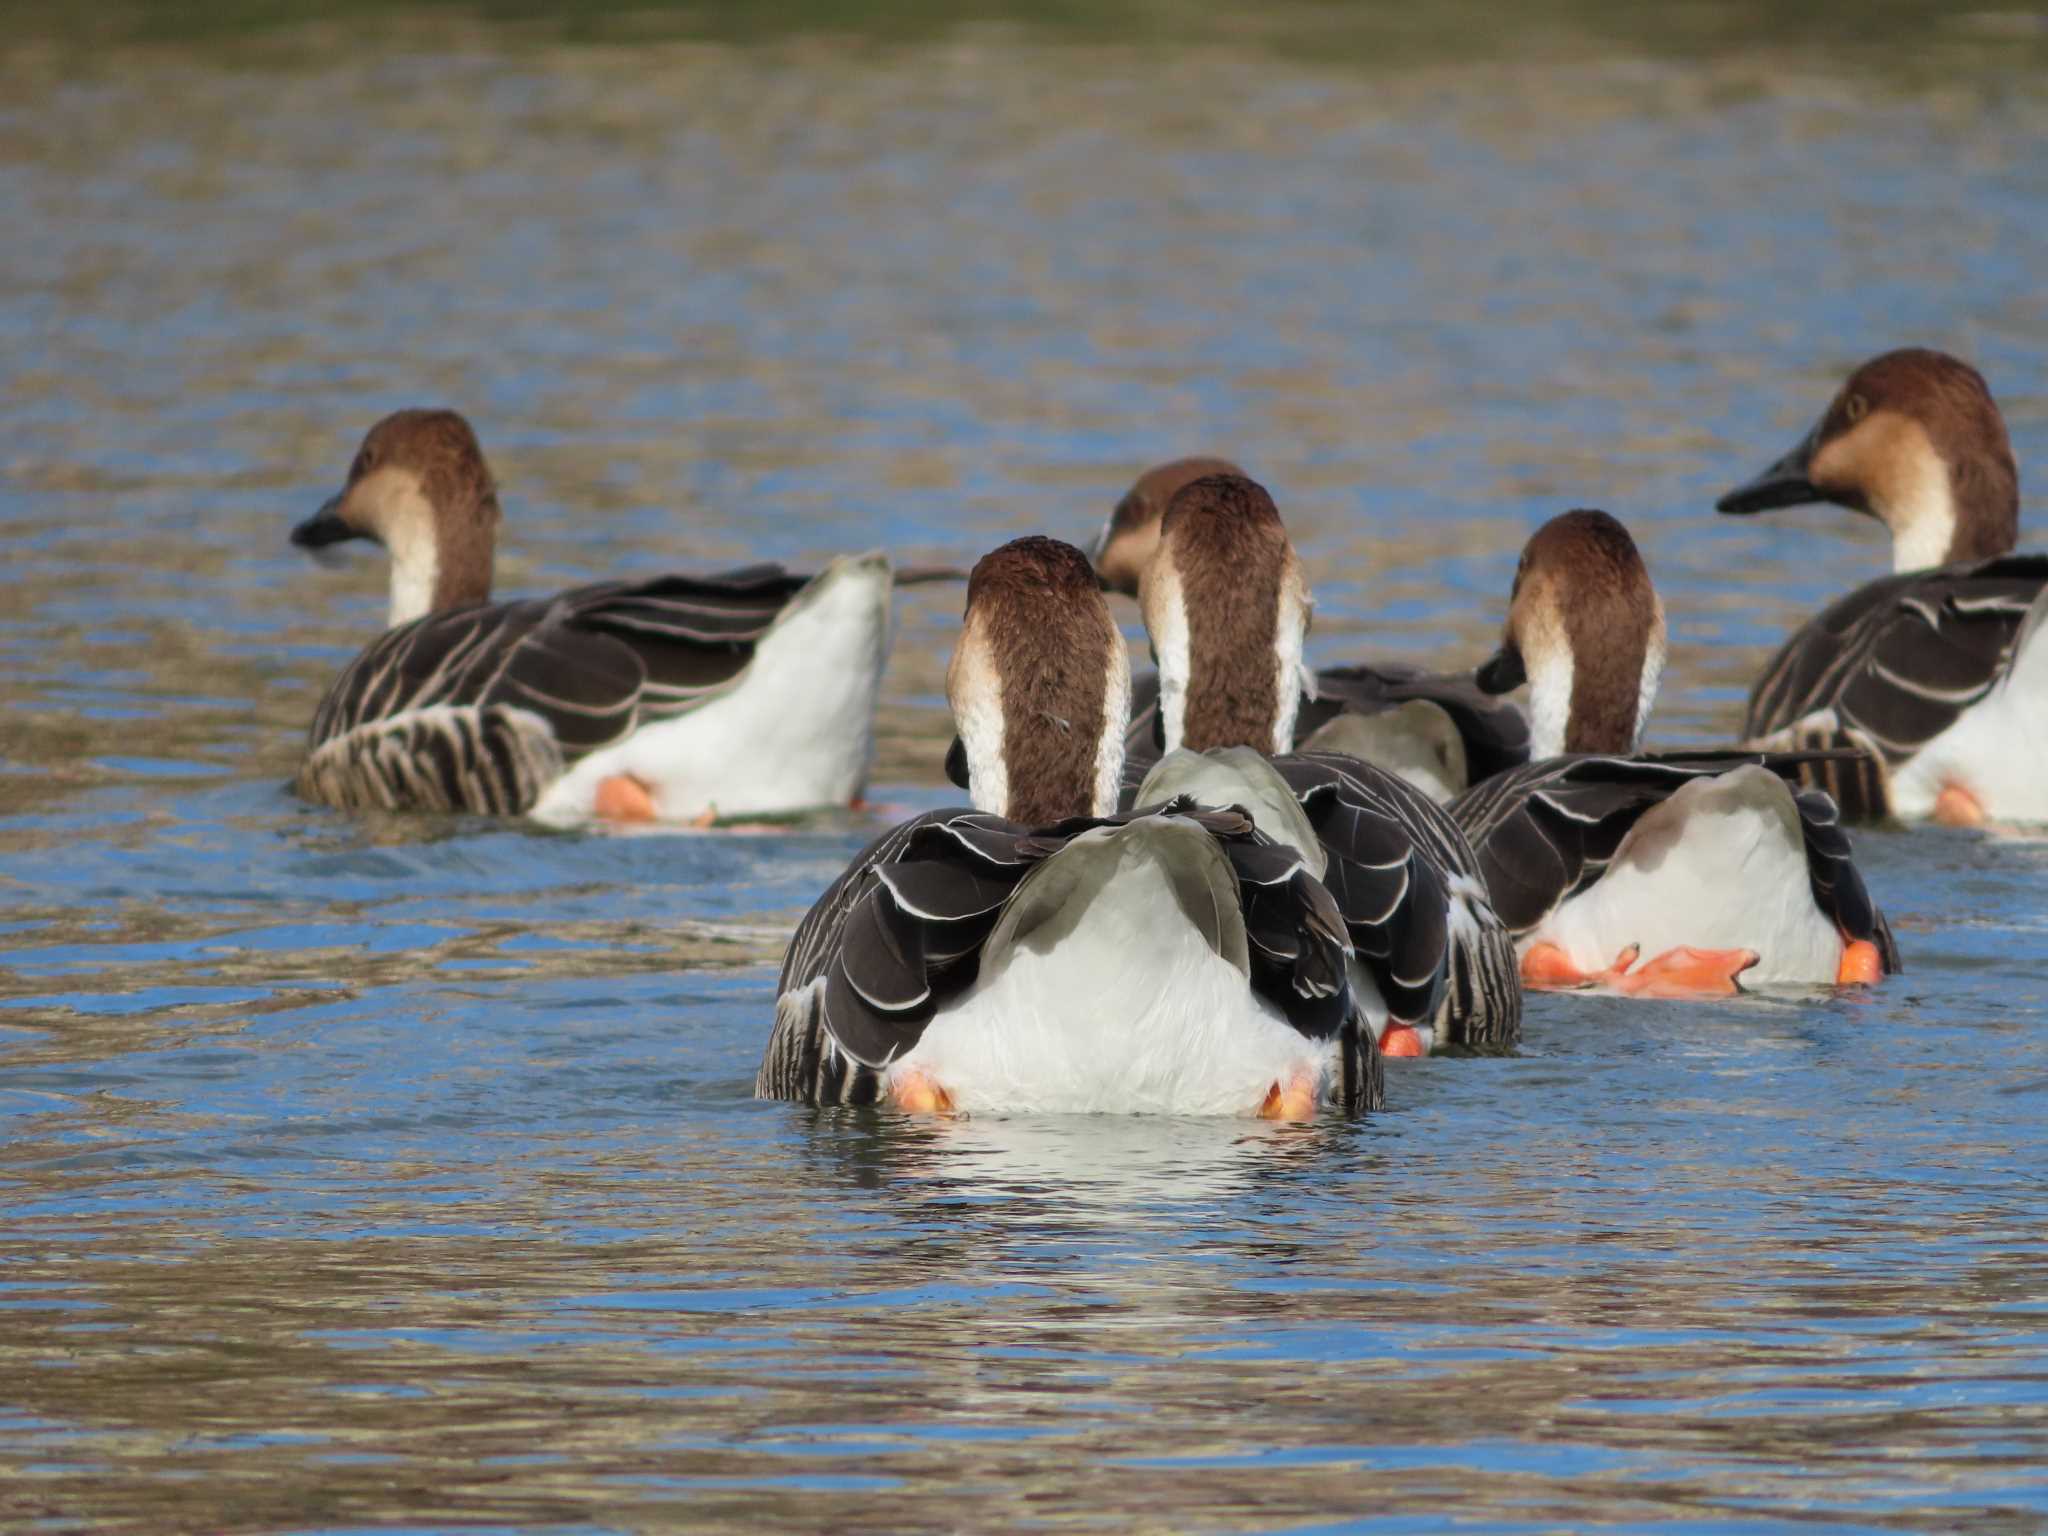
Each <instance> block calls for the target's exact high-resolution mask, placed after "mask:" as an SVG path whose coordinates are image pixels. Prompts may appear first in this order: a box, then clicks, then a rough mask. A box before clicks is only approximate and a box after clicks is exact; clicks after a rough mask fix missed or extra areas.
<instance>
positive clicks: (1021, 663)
mask: <svg viewBox="0 0 2048 1536" xmlns="http://www.w3.org/2000/svg"><path fill="white" fill-rule="evenodd" d="M946 702H947V703H948V704H950V705H951V706H952V709H953V723H954V725H955V727H956V728H957V729H958V731H959V733H960V739H959V742H958V744H957V746H956V749H955V763H956V768H957V766H958V764H959V763H960V761H961V760H964V767H965V781H966V782H965V785H964V787H965V788H966V789H968V791H969V792H970V794H971V795H972V797H973V800H974V805H975V808H976V809H978V810H983V811H989V812H993V813H994V814H995V815H998V816H1007V817H1008V818H1009V819H1010V820H1012V821H1020V822H1024V823H1026V824H1027V825H1033V826H1039V825H1044V824H1046V823H1048V822H1054V821H1060V820H1063V819H1065V818H1066V817H1069V816H1107V815H1109V814H1110V813H1111V812H1113V811H1114V810H1115V809H1116V801H1117V791H1118V788H1119V781H1120V778H1121V776H1122V773H1123V765H1124V729H1125V727H1126V725H1127V724H1128V723H1129V720H1130V713H1131V663H1130V657H1129V655H1128V654H1127V652H1126V651H1125V648H1124V640H1123V636H1122V635H1120V634H1118V633H1117V628H1116V625H1115V623H1114V622H1112V621H1111V619H1110V616H1109V604H1108V603H1107V602H1106V601H1105V600H1104V599H1103V596H1102V591H1101V588H1100V587H1098V586H1097V585H1096V581H1095V572H1094V570H1093V569H1092V568H1091V567H1090V566H1089V564H1088V557H1087V556H1086V555H1084V554H1082V553H1081V551H1080V550H1078V549H1076V548H1074V546H1073V545H1071V544H1063V543H1061V542H1060V541H1059V540H1058V539H1047V538H1035V537H1034V538H1026V539H1013V540H1012V541H1011V542H1010V543H1008V544H1005V545H1003V546H1002V548H1000V549H997V550H993V551H991V552H990V553H988V554H986V555H983V556H982V557H981V559H980V561H979V562H977V563H976V565H975V567H974V571H973V573H972V574H971V575H970V576H969V577H968V580H967V614H966V617H965V619H964V620H963V621H962V623H961V625H960V638H959V640H958V641H957V642H956V643H955V645H954V647H953V659H952V662H951V664H950V665H949V666H948V667H947V669H946ZM957 776H959V775H958V774H957V772H956V777H957Z"/></svg>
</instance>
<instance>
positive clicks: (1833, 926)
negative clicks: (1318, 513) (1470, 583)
mask: <svg viewBox="0 0 2048 1536" xmlns="http://www.w3.org/2000/svg"><path fill="white" fill-rule="evenodd" d="M1664 656H1665V630H1664V607H1663V604H1662V602H1661V601H1660V600H1659V599H1658V596H1657V592H1656V588H1655V587H1654V586H1653V585H1652V584H1651V581H1650V573H1649V568H1648V567H1647V566H1646V565H1645V564H1644V563H1643V559H1642V556H1641V554H1640V553H1639V552H1638V551H1637V549H1636V545H1635V540H1634V539H1632V538H1631V537H1629V532H1628V530H1627V529H1626V528H1624V527H1623V526H1622V525H1621V523H1620V522H1618V521H1617V520H1616V519H1614V518H1612V517H1610V516H1608V514H1607V513H1605V512H1599V511H1593V510H1579V511H1574V512H1567V513H1564V514H1563V515H1562V516H1559V517H1555V518H1552V519H1551V520H1550V521H1549V522H1548V523H1546V524H1544V525H1543V527H1542V528H1540V529H1538V530H1537V532H1536V534H1535V535H1534V536H1533V537H1532V538H1531V539H1530V540H1529V543H1528V545H1527V547H1526V548H1525V549H1524V550H1523V552H1522V560H1521V565H1520V567H1519V568H1518V569H1517V571H1516V573H1515V583H1514V590H1513V593H1512V595H1511V597H1510V599H1509V603H1508V619H1507V632H1506V637H1505V639H1504V641H1503V643H1502V645H1501V648H1500V650H1499V652H1498V653H1497V654H1495V655H1494V656H1493V657H1492V658H1491V659H1490V660H1489V661H1487V662H1486V664H1485V665H1484V666H1482V667H1481V668H1480V669H1479V673H1478V681H1479V685H1480V686H1481V687H1482V688H1486V689H1488V690H1491V691H1496V692H1506V691H1507V690H1509V689H1512V688H1516V687H1520V686H1521V685H1522V684H1524V683H1525V682H1526V683H1527V685H1528V688H1529V714H1530V719H1531V723H1532V727H1533V730H1534V737H1535V741H1534V745H1535V758H1534V760H1533V761H1531V762H1530V763H1528V764H1526V765H1524V766H1523V767H1520V768H1515V769H1510V770H1509V771H1508V772H1507V773H1505V774H1502V775H1500V776H1498V777H1496V778H1494V779H1491V780H1488V781H1487V782H1485V783H1482V784H1478V785H1475V786H1473V787H1472V788H1471V789H1469V790H1467V791H1466V792H1465V793H1464V794H1463V795H1460V796H1459V797H1458V798H1457V799H1456V800H1453V801H1452V802H1451V806H1450V812H1451V815H1452V817H1453V818H1455V819H1456V821H1457V823H1458V825H1459V826H1461V827H1463V828H1464V830H1465V831H1466V833H1467V834H1468V835H1469V836H1470V838H1471V842H1472V846H1473V848H1474V849H1475V850H1477V852H1478V855H1479V862H1480V865H1481V867H1482V868H1483V869H1484V871H1485V875H1486V885H1487V889H1488V890H1489V891H1490V892H1491V893H1492V896H1493V904H1494V907H1495V909H1496V910H1497V911H1498V912H1499V913H1500V915H1501V917H1502V918H1503V919H1504V920H1505V921H1506V922H1507V924H1508V926H1509V927H1510V928H1511V929H1512V930H1513V932H1514V935H1515V942H1516V948H1517V951H1518V953H1519V954H1520V956H1521V967H1522V975H1523V979H1524V981H1525V982H1526V983H1527V984H1528V985H1530V986H1532V987H1541V988H1559V987H1576V986H1586V985H1602V986H1605V987H1607V988H1609V989H1610V990H1613V991H1616V992H1622V993H1627V994H1632V995H1640V996H1655V997H1695V996H1709V997H1711V996H1726V995H1728V994H1731V993H1733V992H1736V991H1739V990H1741V983H1742V982H1748V983H1750V984H1752V985H1755V984H1762V983H1769V984H1774V985H1821V984H1836V983H1851V982H1872V981H1876V980H1878V979H1879V978H1880V977H1881V976H1883V975H1885V974H1887V973H1889V972H1892V971H1896V970H1897V969H1898V968H1899V957H1898V949H1897V946H1896V945H1895V944H1894V943H1893V941H1892V935H1891V930H1890V928H1889V926H1888V925H1887V924H1886V922H1885V920H1884V916H1883V914H1882V913H1881V912H1879V911H1878V909H1877V907H1876V906H1875V905H1874V904H1873V903H1872V901H1871V899H1870V896H1869V893H1868V892H1867V891H1866V890H1865V889H1864V885H1863V879H1862V876H1861V875H1860V874H1859V873H1858V871H1857V869H1856V865H1855V863H1854V861H1853V859H1852V858H1851V853H1850V846H1849V838H1848V835H1847V834H1846V833H1845V832H1844V831H1843V830H1842V828H1841V824H1840V816H1839V814H1838V812H1837V811H1836V808H1835V805H1834V802H1833V801H1832V800H1830V799H1829V798H1828V796H1827V795H1826V794H1825V793H1823V792H1822V791H1820V790H1806V791H1803V792H1795V791H1794V790H1793V788H1792V787H1791V786H1790V785H1788V784H1787V783H1786V782H1785V777H1786V776H1792V775H1796V774H1797V772H1798V771H1799V769H1800V767H1801V766H1802V763H1803V759H1802V757H1801V756H1799V755H1797V754H1791V755H1781V754H1773V753H1760V752H1682V753H1673V754H1669V755H1657V756H1643V755H1639V753H1638V748H1639V747H1640V746H1641V744H1642V738H1643V729H1644V726H1645V724H1646V723H1647V721H1648V719H1649V714H1650V708H1651V705H1652V704H1653V703H1654V702H1655V700H1656V696H1657V684H1658V681H1659V679H1660V677H1661V676H1662V673H1663V670H1664ZM1645 955H1647V956H1648V957H1649V958H1648V959H1646V960H1643V962H1642V964H1640V965H1637V964H1636V962H1637V961H1638V960H1639V959H1641V958H1642V957H1643V956H1645ZM1738 978H1741V981H1740V982H1739V981H1738Z"/></svg>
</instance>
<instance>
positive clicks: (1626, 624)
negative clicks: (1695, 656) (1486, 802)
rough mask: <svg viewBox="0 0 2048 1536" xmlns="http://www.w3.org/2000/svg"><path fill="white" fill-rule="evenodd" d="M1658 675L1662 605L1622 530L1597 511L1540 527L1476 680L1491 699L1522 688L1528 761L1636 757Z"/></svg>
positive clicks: (1661, 653)
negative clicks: (1575, 755) (1495, 644)
mask: <svg viewBox="0 0 2048 1536" xmlns="http://www.w3.org/2000/svg"><path fill="white" fill-rule="evenodd" d="M1663 673H1664V605H1663V603H1662V602H1661V601H1660V600H1659V599H1658V597H1657V589H1656V588H1655V587H1654V586H1652V585H1651V584H1650V570H1649V567H1648V566H1646V565H1644V564H1643V557H1642V555H1641V554H1640V553H1638V552H1637V550H1636V541H1635V540H1634V539H1632V538H1630V537H1629V534H1628V530H1627V529H1626V528H1624V527H1622V525H1621V524H1620V523H1619V522H1617V521H1616V520H1615V519H1613V518H1611V517H1609V516H1608V515H1607V514H1606V513H1605V512H1594V511H1577V512H1566V513H1564V514H1563V515H1562V516H1560V517H1553V518H1552V519H1551V520H1550V521H1549V522H1547V523H1545V524H1544V525H1543V526H1542V527H1541V528H1539V529H1537V530H1536V533H1535V536H1534V537H1532V538H1531V539H1530V540H1529V542H1528V544H1527V546H1526V547H1524V549H1523V550H1522V563H1521V565H1520V566H1519V567H1517V568H1516V571H1515V586H1514V593H1513V595H1512V596H1511V597H1510V598H1509V599H1508V623H1507V634H1506V636H1505V638H1504V639H1503V640H1502V641H1501V647H1500V650H1499V651H1497V652H1496V653H1495V654H1494V656H1493V658H1492V659H1491V660H1489V661H1488V662H1487V663H1486V664H1485V665H1484V666H1482V667H1481V668H1480V669H1479V677H1478V682H1479V686H1480V687H1481V688H1483V689H1485V690H1486V691H1487V692H1488V693H1506V692H1508V691H1509V690H1510V689H1513V688H1518V687H1520V686H1521V685H1522V684H1523V683H1524V682H1526V683H1528V685H1529V732H1530V743H1529V750H1530V756H1532V757H1534V758H1537V759H1542V758H1546V757H1556V756H1558V755H1560V754H1561V753H1566V752H1612V753H1630V752H1634V751H1635V750H1636V749H1637V748H1638V747H1639V746H1641V745H1642V740H1643V728H1644V727H1645V726H1646V725H1647V724H1648V723H1649V718H1650V706H1651V705H1652V704H1654V703H1655V702H1656V698H1657V682H1658V679H1659V678H1660V677H1662V676H1663Z"/></svg>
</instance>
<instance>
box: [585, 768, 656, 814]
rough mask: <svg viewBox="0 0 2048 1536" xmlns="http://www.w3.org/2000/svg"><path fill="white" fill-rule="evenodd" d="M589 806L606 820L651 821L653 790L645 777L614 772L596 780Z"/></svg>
mask: <svg viewBox="0 0 2048 1536" xmlns="http://www.w3.org/2000/svg"><path fill="white" fill-rule="evenodd" d="M591 808H592V809H593V810H595V811H596V812H597V814H598V815H600V816H602V817H603V818H604V819H605V820H606V821H653V820H654V819H655V810H654V790H653V789H652V787H650V786H649V785H648V783H647V781H646V780H645V779H639V778H635V777H634V776H633V775H632V774H630V773H615V774H613V775H612V776H611V777H610V778H607V779H600V780H598V784H597V794H596V797H595V799H594V801H593V803H592V807H591Z"/></svg>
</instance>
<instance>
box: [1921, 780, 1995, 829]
mask: <svg viewBox="0 0 2048 1536" xmlns="http://www.w3.org/2000/svg"><path fill="white" fill-rule="evenodd" d="M1934 819H1935V820H1936V821H1938V822H1940V823H1941V825H1943V826H1944V827H1981V826H1983V825H1984V823H1985V822H1986V821H1988V820H1990V818H1989V817H1988V816H1986V815H1985V814H1984V802H1983V801H1981V800H1979V799H1978V798H1977V797H1976V796H1975V795H1973V794H1971V793H1970V792H1969V791H1968V790H1967V789H1965V788H1963V786H1962V785H1960V784H1951V785H1949V786H1948V787H1947V788H1946V789H1944V790H1943V791H1942V792H1941V793H1940V794H1938V795H1936V796H1935V797H1934Z"/></svg>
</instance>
